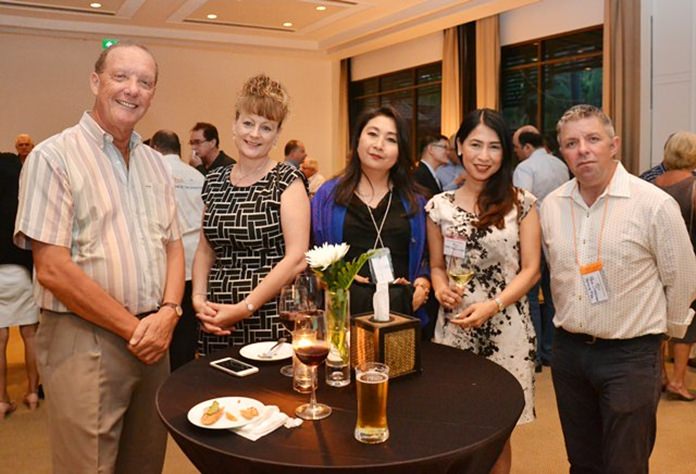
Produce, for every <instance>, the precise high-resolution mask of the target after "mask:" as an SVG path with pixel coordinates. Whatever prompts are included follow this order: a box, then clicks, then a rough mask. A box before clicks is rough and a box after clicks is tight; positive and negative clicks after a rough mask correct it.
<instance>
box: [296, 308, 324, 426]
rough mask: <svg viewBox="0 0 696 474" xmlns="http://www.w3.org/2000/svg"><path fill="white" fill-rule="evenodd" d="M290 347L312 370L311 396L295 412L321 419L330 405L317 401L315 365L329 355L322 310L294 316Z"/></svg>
mask: <svg viewBox="0 0 696 474" xmlns="http://www.w3.org/2000/svg"><path fill="white" fill-rule="evenodd" d="M292 348H293V349H294V350H295V355H296V356H297V358H298V359H300V362H302V363H303V364H305V365H307V366H309V367H310V368H311V370H312V380H313V383H312V396H311V398H310V399H309V403H305V404H304V405H300V406H299V407H297V409H296V410H295V414H296V415H297V416H299V417H300V418H302V419H303V420H322V419H324V418H326V417H327V416H329V415H330V414H331V407H329V406H328V405H324V404H323V403H317V396H316V390H317V374H316V372H317V367H318V366H319V365H320V364H321V363H322V362H324V360H325V359H326V356H327V355H329V341H328V339H327V334H326V323H325V322H324V312H323V311H322V310H315V311H312V314H306V313H300V314H299V315H298V316H297V317H296V318H295V330H294V331H293V333H292Z"/></svg>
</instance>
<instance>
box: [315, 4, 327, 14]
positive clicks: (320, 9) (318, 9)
mask: <svg viewBox="0 0 696 474" xmlns="http://www.w3.org/2000/svg"><path fill="white" fill-rule="evenodd" d="M316 10H317V11H318V12H323V11H326V5H317V7H316Z"/></svg>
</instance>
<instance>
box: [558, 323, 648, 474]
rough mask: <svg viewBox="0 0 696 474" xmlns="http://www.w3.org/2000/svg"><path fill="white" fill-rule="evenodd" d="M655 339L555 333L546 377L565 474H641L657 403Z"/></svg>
mask: <svg viewBox="0 0 696 474" xmlns="http://www.w3.org/2000/svg"><path fill="white" fill-rule="evenodd" d="M660 339H661V335H657V334H655V335H647V336H641V337H636V338H633V339H626V340H618V339H606V340H601V339H600V340H596V341H593V339H592V338H591V337H589V336H586V335H581V334H571V333H568V332H566V331H564V330H563V329H558V330H557V331H556V337H555V339H554V344H553V360H552V361H551V375H552V378H553V387H554V390H555V392H556V402H557V404H558V413H559V415H560V418H561V426H562V428H563V436H564V438H565V445H566V450H567V452H568V461H569V462H570V472H571V473H572V474H579V473H583V474H584V473H597V474H599V473H602V474H609V473H611V474H618V473H625V474H641V473H647V472H648V468H649V464H648V460H649V458H650V454H651V453H652V449H653V446H654V444H655V433H656V413H657V404H658V401H659V399H660V357H659V349H660Z"/></svg>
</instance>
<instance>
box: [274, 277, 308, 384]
mask: <svg viewBox="0 0 696 474" xmlns="http://www.w3.org/2000/svg"><path fill="white" fill-rule="evenodd" d="M308 305H309V303H308V300H307V292H306V290H304V289H303V288H302V287H300V286H298V285H288V286H284V287H283V288H281V290H280V296H279V297H278V320H279V321H280V322H281V324H282V325H283V326H284V327H285V330H286V331H288V332H289V333H290V335H292V330H293V329H294V327H295V326H294V325H295V318H296V317H297V315H298V314H300V313H301V312H306V311H307V310H308V309H310V308H309V306H308ZM280 373H281V374H283V375H285V376H286V377H292V364H289V365H284V366H283V367H281V368H280Z"/></svg>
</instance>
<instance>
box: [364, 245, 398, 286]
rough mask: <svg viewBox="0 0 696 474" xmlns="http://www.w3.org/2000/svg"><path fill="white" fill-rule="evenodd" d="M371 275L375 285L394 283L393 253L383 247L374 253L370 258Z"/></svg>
mask: <svg viewBox="0 0 696 474" xmlns="http://www.w3.org/2000/svg"><path fill="white" fill-rule="evenodd" d="M369 262H370V273H371V274H372V281H374V282H375V283H381V282H384V283H391V282H393V281H394V266H393V265H392V259H391V252H390V251H389V249H388V248H386V247H382V248H381V249H377V250H375V251H374V253H373V254H372V256H371V257H370V260H369Z"/></svg>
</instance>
